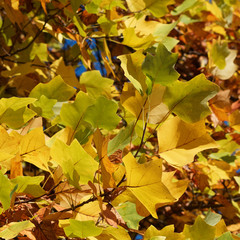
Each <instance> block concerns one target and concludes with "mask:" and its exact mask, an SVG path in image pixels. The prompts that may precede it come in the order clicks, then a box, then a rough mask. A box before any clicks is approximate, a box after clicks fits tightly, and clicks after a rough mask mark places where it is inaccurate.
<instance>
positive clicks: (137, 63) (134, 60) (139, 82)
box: [118, 50, 147, 93]
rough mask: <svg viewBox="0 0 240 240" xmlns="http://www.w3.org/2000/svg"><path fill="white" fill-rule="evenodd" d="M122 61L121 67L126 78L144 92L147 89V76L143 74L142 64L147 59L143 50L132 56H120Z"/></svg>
mask: <svg viewBox="0 0 240 240" xmlns="http://www.w3.org/2000/svg"><path fill="white" fill-rule="evenodd" d="M118 59H120V61H121V67H122V69H123V70H124V73H125V76H126V77H127V78H128V79H129V81H130V82H131V83H132V84H133V85H134V87H135V88H136V89H137V90H138V91H139V92H140V93H142V92H144V91H145V90H146V88H147V86H146V83H145V75H144V74H143V72H142V63H143V60H144V59H145V56H144V54H143V53H142V51H141V50H139V51H136V52H135V53H132V54H126V55H121V56H118Z"/></svg>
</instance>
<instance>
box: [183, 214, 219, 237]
mask: <svg viewBox="0 0 240 240" xmlns="http://www.w3.org/2000/svg"><path fill="white" fill-rule="evenodd" d="M215 230H216V228H215V227H212V226H210V225H208V224H207V223H206V222H205V221H204V220H203V219H202V218H201V217H200V216H198V217H197V218H196V220H195V222H194V224H193V225H192V226H189V225H185V226H184V230H183V233H184V234H185V237H186V238H189V239H190V240H203V239H204V240H214V237H215Z"/></svg>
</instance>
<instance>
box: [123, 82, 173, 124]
mask: <svg viewBox="0 0 240 240" xmlns="http://www.w3.org/2000/svg"><path fill="white" fill-rule="evenodd" d="M164 91H165V87H164V86H161V85H160V84H154V86H153V89H152V93H151V95H150V96H149V97H148V99H147V101H146V98H147V96H146V95H144V96H142V95H141V94H140V93H139V92H138V91H137V90H136V89H135V88H134V86H133V84H131V83H125V84H124V87H123V92H122V95H121V98H120V101H121V104H122V106H123V107H124V108H125V109H126V110H128V111H129V112H130V113H131V114H133V115H134V116H135V117H136V118H137V117H138V116H139V114H140V116H139V119H143V120H146V119H147V118H148V122H149V123H151V124H156V123H159V122H160V121H161V120H163V119H164V118H165V117H166V116H167V115H168V113H169V109H168V107H167V106H166V105H165V104H164V103H163V102H162V98H163V94H164Z"/></svg>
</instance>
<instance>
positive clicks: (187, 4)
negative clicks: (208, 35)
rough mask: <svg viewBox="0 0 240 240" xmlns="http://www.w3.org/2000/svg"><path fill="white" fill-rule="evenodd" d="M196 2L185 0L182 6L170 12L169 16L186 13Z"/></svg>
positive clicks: (195, 0) (196, 0)
mask: <svg viewBox="0 0 240 240" xmlns="http://www.w3.org/2000/svg"><path fill="white" fill-rule="evenodd" d="M197 2H198V0H185V1H184V2H183V3H182V4H180V5H179V6H177V7H176V8H175V9H174V10H172V12H171V14H172V15H173V16H176V15H179V14H181V13H183V12H185V11H187V10H188V9H189V8H191V7H192V6H193V5H194V4H195V3H197Z"/></svg>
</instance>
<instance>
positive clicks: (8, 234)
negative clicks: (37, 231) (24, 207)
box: [0, 221, 35, 239]
mask: <svg viewBox="0 0 240 240" xmlns="http://www.w3.org/2000/svg"><path fill="white" fill-rule="evenodd" d="M34 227H35V225H34V224H33V223H31V222H30V221H22V222H11V223H9V224H8V225H7V227H6V226H4V229H1V228H0V238H2V239H13V238H15V237H17V235H18V234H19V233H20V232H22V231H23V230H27V229H32V228H34Z"/></svg>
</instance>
